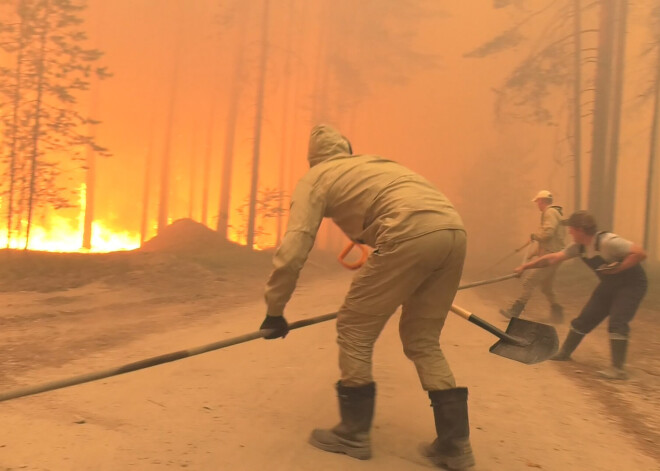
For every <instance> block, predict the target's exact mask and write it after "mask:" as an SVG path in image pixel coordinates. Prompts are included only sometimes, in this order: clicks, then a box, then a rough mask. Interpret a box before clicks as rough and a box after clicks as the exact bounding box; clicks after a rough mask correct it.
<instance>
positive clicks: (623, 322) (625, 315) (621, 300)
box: [599, 283, 646, 379]
mask: <svg viewBox="0 0 660 471" xmlns="http://www.w3.org/2000/svg"><path fill="white" fill-rule="evenodd" d="M645 294H646V283H639V284H630V285H627V286H623V287H621V288H620V289H618V290H616V292H615V294H614V297H613V300H612V306H611V308H610V322H609V327H608V332H609V335H610V350H611V355H612V365H611V367H610V368H607V369H605V370H602V371H599V373H600V375H601V376H603V377H604V378H607V379H627V378H628V373H627V372H626V371H625V369H624V365H625V363H626V354H627V352H628V338H629V336H630V325H629V324H630V321H632V319H633V317H635V314H636V313H637V308H639V304H640V303H641V302H642V299H643V298H644V295H645Z"/></svg>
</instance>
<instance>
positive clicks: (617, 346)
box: [598, 339, 628, 379]
mask: <svg viewBox="0 0 660 471" xmlns="http://www.w3.org/2000/svg"><path fill="white" fill-rule="evenodd" d="M610 348H611V350H612V366H611V367H610V368H607V369H606V370H602V371H599V372H598V373H599V374H600V375H601V376H602V377H604V378H606V379H628V373H626V370H624V369H623V365H624V364H625V363H626V353H627V352H628V340H627V339H610Z"/></svg>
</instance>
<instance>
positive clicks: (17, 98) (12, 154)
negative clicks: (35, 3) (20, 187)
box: [7, 0, 25, 248]
mask: <svg viewBox="0 0 660 471" xmlns="http://www.w3.org/2000/svg"><path fill="white" fill-rule="evenodd" d="M24 6H25V0H21V1H20V2H19V4H18V13H19V21H20V22H21V24H20V26H19V31H18V46H17V50H16V86H15V87H14V96H13V103H12V124H11V129H10V137H9V139H10V140H11V143H10V148H9V189H8V191H7V248H9V247H10V245H11V239H12V231H13V225H14V221H13V217H14V211H15V208H14V194H15V189H16V180H17V178H18V174H17V168H16V166H17V160H18V155H17V147H18V138H19V136H18V114H19V112H20V105H21V93H22V88H21V86H22V78H23V53H24V51H25V19H24V18H23V14H22V11H23V9H24Z"/></svg>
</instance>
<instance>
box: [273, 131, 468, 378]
mask: <svg viewBox="0 0 660 471" xmlns="http://www.w3.org/2000/svg"><path fill="white" fill-rule="evenodd" d="M308 159H309V163H310V170H309V171H308V172H307V173H306V174H305V175H304V176H303V177H302V179H301V180H300V181H299V183H298V185H297V186H296V189H295V191H294V194H293V196H292V200H291V209H290V214H289V222H288V226H287V230H286V234H285V235H284V238H283V240H282V244H281V245H280V247H279V248H278V249H277V252H276V254H275V256H274V260H273V264H274V271H273V272H272V274H271V276H270V279H269V281H268V283H267V286H266V293H265V298H266V303H267V306H268V310H267V314H268V315H270V316H276V315H282V314H283V311H284V306H285V305H286V303H287V302H288V300H289V299H290V297H291V295H292V293H293V291H294V289H295V285H296V281H297V279H298V275H299V272H300V270H301V269H302V267H303V265H304V263H305V261H306V259H307V256H308V254H309V252H310V250H311V249H312V247H313V245H314V239H315V237H316V233H317V231H318V228H319V225H320V223H321V220H322V219H323V217H330V218H332V219H333V221H334V222H335V223H336V224H337V226H339V227H340V228H341V229H342V230H343V231H344V233H345V234H346V235H347V236H348V237H349V238H350V239H351V240H352V241H354V242H356V243H360V244H367V245H369V246H370V247H373V248H374V249H375V250H374V252H372V253H371V255H370V256H369V258H368V260H367V262H366V263H365V265H364V266H363V267H362V268H361V269H360V271H359V272H358V273H357V274H356V276H355V278H354V280H353V282H352V284H351V287H350V290H349V292H348V294H347V296H346V298H345V300H344V303H343V305H342V306H341V308H340V311H339V314H338V317H337V334H338V338H337V343H338V345H339V366H340V370H341V384H342V385H344V386H348V387H356V386H362V385H365V384H369V383H371V382H373V381H374V380H373V377H372V363H371V361H372V353H373V346H374V343H375V341H376V339H377V338H378V336H379V335H380V333H381V331H382V329H383V327H384V326H385V323H386V322H387V320H388V319H389V318H390V316H391V315H392V314H393V313H394V312H395V311H396V309H397V308H398V307H399V306H402V313H401V319H400V323H399V332H400V337H401V342H402V344H403V350H404V352H405V354H406V356H407V357H408V358H410V359H411V360H412V361H413V362H414V363H415V366H416V368H417V372H418V374H419V378H420V380H421V383H422V386H423V388H424V389H425V390H441V389H448V388H453V387H455V381H454V377H453V374H452V372H451V370H450V368H449V365H448V364H447V361H446V360H445V357H444V355H443V353H442V351H441V349H440V344H439V336H440V331H441V330H442V327H443V325H444V322H445V318H446V316H447V312H448V310H449V308H450V306H451V303H452V302H453V299H454V296H455V294H456V289H457V287H458V284H459V281H460V277H461V272H462V268H463V262H464V259H465V250H466V235H465V231H464V228H463V223H462V221H461V218H460V216H459V215H458V213H457V212H456V211H455V209H454V208H453V206H452V205H451V203H450V202H449V201H448V199H447V198H446V197H445V196H444V195H443V194H442V193H440V192H439V191H438V190H437V189H436V188H434V187H433V185H431V184H430V183H429V182H428V181H427V180H425V179H424V178H422V177H421V176H420V175H418V174H416V173H415V172H413V171H411V170H408V169H407V168H405V167H404V166H402V165H399V164H397V163H396V162H393V161H389V160H385V159H383V158H381V157H378V156H374V155H349V144H348V142H347V141H346V140H345V139H344V137H343V136H342V135H341V134H339V133H338V132H337V131H336V130H334V129H333V128H331V127H329V126H325V125H321V126H316V127H315V128H314V129H313V130H312V134H311V137H310V142H309V154H308Z"/></svg>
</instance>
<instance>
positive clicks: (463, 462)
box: [419, 444, 476, 471]
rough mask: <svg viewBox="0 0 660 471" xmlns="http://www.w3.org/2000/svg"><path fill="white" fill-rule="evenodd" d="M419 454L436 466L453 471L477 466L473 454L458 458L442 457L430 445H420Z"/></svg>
mask: <svg viewBox="0 0 660 471" xmlns="http://www.w3.org/2000/svg"><path fill="white" fill-rule="evenodd" d="M419 453H420V454H421V455H422V456H424V457H425V458H428V459H429V460H430V461H431V462H432V463H433V464H434V465H435V466H439V467H443V468H448V469H451V470H453V471H461V470H463V469H468V468H471V467H472V466H475V465H476V461H475V459H474V455H473V454H472V453H470V454H467V455H462V456H457V457H450V456H442V455H438V454H436V453H435V452H434V451H433V450H432V449H431V447H430V446H429V445H428V444H426V445H424V444H422V445H420V446H419Z"/></svg>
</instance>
